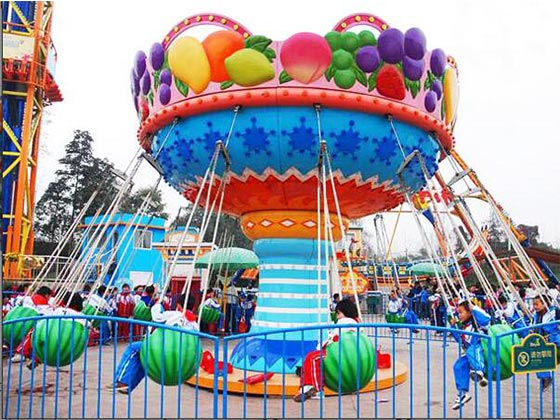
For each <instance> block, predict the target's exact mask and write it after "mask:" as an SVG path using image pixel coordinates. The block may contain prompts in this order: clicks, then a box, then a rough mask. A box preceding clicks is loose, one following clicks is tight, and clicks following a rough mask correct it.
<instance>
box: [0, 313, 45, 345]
mask: <svg viewBox="0 0 560 420" xmlns="http://www.w3.org/2000/svg"><path fill="white" fill-rule="evenodd" d="M37 315H38V312H37V311H36V310H35V309H34V308H31V307H29V306H16V307H15V308H13V309H12V310H11V311H10V312H8V313H7V314H6V316H5V317H4V322H2V336H3V338H4V342H5V343H6V344H8V345H13V348H16V347H17V346H19V344H20V343H21V342H22V341H23V339H24V338H25V336H26V335H27V333H28V332H29V330H30V329H31V328H33V325H34V324H35V322H36V321H25V322H21V321H17V322H14V323H12V324H7V325H6V321H12V320H18V319H23V318H31V317H34V316H37Z"/></svg>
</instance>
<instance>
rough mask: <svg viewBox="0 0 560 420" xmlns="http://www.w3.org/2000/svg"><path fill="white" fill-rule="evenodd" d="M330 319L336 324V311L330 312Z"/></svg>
mask: <svg viewBox="0 0 560 420" xmlns="http://www.w3.org/2000/svg"><path fill="white" fill-rule="evenodd" d="M331 321H332V322H334V323H335V324H336V321H338V317H337V316H336V311H334V312H331Z"/></svg>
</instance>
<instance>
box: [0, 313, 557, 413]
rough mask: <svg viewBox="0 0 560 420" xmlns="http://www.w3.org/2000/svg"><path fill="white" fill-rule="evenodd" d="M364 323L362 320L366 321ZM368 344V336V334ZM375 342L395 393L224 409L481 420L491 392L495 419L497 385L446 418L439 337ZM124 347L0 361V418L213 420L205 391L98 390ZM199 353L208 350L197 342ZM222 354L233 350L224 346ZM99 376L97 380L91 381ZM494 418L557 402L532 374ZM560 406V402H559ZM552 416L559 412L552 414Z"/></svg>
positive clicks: (453, 349) (509, 393) (387, 335)
mask: <svg viewBox="0 0 560 420" xmlns="http://www.w3.org/2000/svg"><path fill="white" fill-rule="evenodd" d="M367 321H369V320H367ZM368 334H369V335H370V336H372V337H374V336H375V331H373V330H371V331H368ZM377 337H378V338H377V339H376V340H375V339H374V338H372V340H373V341H374V342H375V344H377V345H378V346H381V348H382V351H383V352H388V353H392V354H393V355H394V357H395V358H396V360H398V361H400V362H401V363H404V364H405V365H406V366H407V368H408V370H409V376H408V378H407V380H406V381H405V382H404V383H403V384H402V385H399V386H396V387H394V388H391V389H387V390H381V391H378V392H373V393H368V394H361V395H359V396H358V395H345V396H341V397H327V398H324V399H320V400H310V401H307V402H306V403H304V404H298V403H295V402H293V401H292V400H291V396H290V395H287V396H286V397H285V398H282V397H266V396H265V397H252V396H247V397H246V398H244V396H243V395H233V394H230V395H227V399H226V402H225V409H226V410H227V416H228V417H232V418H239V417H241V418H242V417H248V418H263V417H273V418H278V417H289V418H303V417H309V418H318V417H338V416H339V414H340V415H341V416H342V417H345V418H352V417H393V418H394V417H397V418H402V417H440V418H441V417H461V416H462V417H471V418H472V417H483V418H484V417H488V416H489V414H490V413H489V411H488V402H489V392H491V393H492V396H491V397H492V398H491V400H492V404H493V409H492V413H493V415H496V400H497V399H496V391H497V389H496V388H497V383H496V382H491V385H492V387H490V386H489V387H486V388H478V387H477V388H474V389H473V388H472V386H471V394H472V395H473V399H472V400H471V402H469V403H468V404H467V405H466V406H465V408H464V410H462V411H453V410H451V404H452V402H453V400H454V398H455V395H456V391H455V386H454V380H453V363H454V361H455V360H456V358H457V355H458V347H457V344H456V343H455V342H454V341H453V339H452V338H448V339H446V340H448V341H447V342H446V343H445V344H447V345H445V346H444V342H443V341H442V338H441V337H435V336H434V334H433V333H430V334H429V337H428V336H427V335H426V331H424V332H422V333H421V334H418V335H417V336H415V338H414V339H412V342H411V339H410V337H409V333H408V332H407V331H404V330H401V331H400V332H399V333H398V334H394V335H393V334H391V331H389V330H387V329H381V328H380V329H378V331H377ZM125 346H126V344H125V343H119V344H117V345H116V346H114V345H113V344H111V345H108V346H101V347H90V348H88V350H87V354H86V355H84V356H82V357H81V358H80V359H79V360H78V361H77V362H75V363H74V365H73V366H71V367H70V366H67V367H64V368H60V369H58V370H57V369H56V368H51V367H47V368H45V367H44V366H39V367H37V368H36V369H35V370H34V371H33V372H31V371H30V370H28V369H27V368H26V367H25V366H24V365H22V364H14V363H12V364H11V366H9V363H8V361H7V360H6V359H4V360H3V396H2V405H3V406H2V416H3V417H6V416H7V417H11V418H13V417H23V418H27V417H47V418H52V417H87V418H92V417H105V418H107V417H121V418H139V417H149V418H153V417H166V418H177V417H187V418H189V417H205V418H211V417H213V415H214V411H213V410H214V397H215V395H214V392H213V390H210V391H209V390H203V389H197V388H196V387H193V386H189V385H183V386H181V387H177V386H172V387H162V386H160V385H158V384H156V383H155V382H153V381H151V380H150V379H146V380H145V381H144V382H142V383H141V384H140V386H139V387H138V388H137V389H136V390H135V391H134V392H133V393H132V394H131V395H122V394H119V393H115V392H113V391H111V390H109V389H106V388H105V386H106V385H107V384H109V383H111V381H112V377H113V374H114V371H115V368H116V365H117V364H118V361H119V359H120V356H121V354H122V353H123V351H124V348H125ZM204 347H205V348H213V343H211V342H204ZM229 348H230V349H231V348H233V346H232V345H230V346H229ZM99 372H100V374H99ZM500 387H501V392H500V395H501V415H502V417H514V416H516V417H524V418H526V417H541V418H553V417H557V416H558V414H559V413H558V412H557V411H556V410H558V409H560V402H557V403H556V407H554V404H553V402H554V399H555V398H556V399H558V397H557V396H558V395H560V393H559V392H560V386H559V385H558V383H556V385H555V389H550V390H548V392H546V393H541V392H540V390H539V384H538V382H537V379H536V378H535V375H521V376H517V377H514V378H512V379H509V380H506V381H503V382H501V383H500ZM559 400H560V399H559ZM216 402H217V404H218V412H217V415H218V416H220V417H221V416H222V415H223V410H224V396H223V395H221V394H217V400H216ZM559 411H560V410H559Z"/></svg>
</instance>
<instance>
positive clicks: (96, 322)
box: [82, 303, 107, 328]
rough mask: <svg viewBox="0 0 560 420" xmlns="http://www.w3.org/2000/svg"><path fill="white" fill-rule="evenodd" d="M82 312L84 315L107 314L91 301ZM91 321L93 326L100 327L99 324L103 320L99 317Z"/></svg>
mask: <svg viewBox="0 0 560 420" xmlns="http://www.w3.org/2000/svg"><path fill="white" fill-rule="evenodd" d="M82 313H83V314H84V315H99V316H104V315H107V314H106V313H105V312H104V311H101V310H98V309H97V308H96V307H95V306H93V305H91V304H89V303H88V304H87V305H86V306H84V308H83V309H82ZM90 322H91V326H92V327H93V328H99V324H101V320H99V319H92V320H90Z"/></svg>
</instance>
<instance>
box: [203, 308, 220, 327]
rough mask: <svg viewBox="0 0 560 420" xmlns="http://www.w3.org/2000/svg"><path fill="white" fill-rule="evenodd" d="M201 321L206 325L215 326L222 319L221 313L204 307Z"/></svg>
mask: <svg viewBox="0 0 560 420" xmlns="http://www.w3.org/2000/svg"><path fill="white" fill-rule="evenodd" d="M200 319H201V320H202V322H204V323H205V324H215V323H216V322H218V320H219V319H220V311H218V310H216V309H214V308H210V307H208V306H204V307H202V311H201V313H200Z"/></svg>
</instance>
